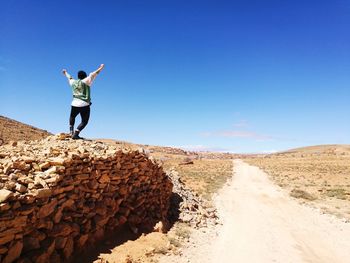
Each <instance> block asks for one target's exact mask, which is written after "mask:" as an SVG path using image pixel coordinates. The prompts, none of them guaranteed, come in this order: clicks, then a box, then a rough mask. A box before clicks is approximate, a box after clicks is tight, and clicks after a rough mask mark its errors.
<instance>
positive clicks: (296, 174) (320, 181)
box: [245, 145, 350, 220]
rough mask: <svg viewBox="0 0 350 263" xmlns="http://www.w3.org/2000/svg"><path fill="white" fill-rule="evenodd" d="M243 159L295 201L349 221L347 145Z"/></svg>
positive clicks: (349, 158) (310, 148)
mask: <svg viewBox="0 0 350 263" xmlns="http://www.w3.org/2000/svg"><path fill="white" fill-rule="evenodd" d="M245 161H246V162H248V163H250V164H252V165H255V166H258V167H260V168H261V169H263V170H264V171H265V172H266V173H267V174H269V176H270V178H271V179H272V180H273V181H274V182H275V183H276V184H278V185H279V186H280V187H282V188H284V189H286V191H288V192H289V193H290V195H291V196H293V197H295V198H297V199H299V201H301V202H304V203H307V204H309V205H312V206H314V207H317V208H319V209H321V210H322V211H323V212H325V213H331V214H333V215H336V216H338V217H339V218H346V219H347V220H350V145H323V146H312V147H305V148H300V149H295V150H290V151H287V152H283V153H278V154H271V155H266V156H262V157H256V158H247V159H245Z"/></svg>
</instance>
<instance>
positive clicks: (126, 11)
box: [0, 0, 350, 152]
mask: <svg viewBox="0 0 350 263" xmlns="http://www.w3.org/2000/svg"><path fill="white" fill-rule="evenodd" d="M349 28H350V1H349V0H344V1H338V0H333V1H322V0H318V1H316V0H314V1H307V0H303V1H301V0H293V1H291V0H286V1H280V0H278V1H277V0H276V1H269V0H266V1H250V0H240V1H203V0H202V1H191V0H186V1H181V0H177V1H152V0H150V1H65V0H64V1H32V0H18V1H15V0H8V1H3V2H2V3H1V9H0V91H1V92H0V96H1V104H0V115H5V116H8V117H10V118H13V119H16V120H19V121H22V122H25V123H28V124H31V125H34V126H37V127H40V128H43V129H46V130H48V131H50V132H53V133H58V132H67V131H68V117H69V111H70V102H71V96H72V95H71V90H70V88H69V86H68V84H67V81H66V79H65V77H64V76H63V75H62V74H61V70H62V69H63V68H66V69H67V70H68V72H70V73H71V74H73V75H74V76H75V75H76V72H77V71H78V70H80V69H84V70H86V71H87V72H90V71H92V70H95V69H96V68H97V67H98V66H99V65H100V64H101V63H104V64H105V65H106V67H105V70H104V71H103V72H102V73H101V74H100V75H99V76H98V78H97V79H96V81H95V83H94V85H93V87H92V101H93V104H92V113H91V118H90V123H89V125H88V126H87V127H86V129H85V130H84V131H83V132H82V136H84V137H88V138H97V137H99V138H114V139H120V140H126V141H131V142H135V143H143V144H155V145H170V146H183V147H189V148H195V149H214V150H224V151H233V152H268V151H274V150H284V149H288V148H293V147H299V146H305V145H315V144H333V143H350V85H349V84H350V34H349Z"/></svg>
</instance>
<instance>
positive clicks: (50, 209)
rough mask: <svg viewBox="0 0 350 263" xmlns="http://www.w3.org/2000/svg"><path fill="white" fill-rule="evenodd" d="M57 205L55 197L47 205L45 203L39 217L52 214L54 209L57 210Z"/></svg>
mask: <svg viewBox="0 0 350 263" xmlns="http://www.w3.org/2000/svg"><path fill="white" fill-rule="evenodd" d="M56 206H57V199H56V198H54V199H52V201H51V202H50V203H48V204H46V205H43V206H42V207H41V208H40V209H39V212H38V215H37V216H38V218H43V217H47V216H48V215H50V214H52V212H53V211H55V208H56Z"/></svg>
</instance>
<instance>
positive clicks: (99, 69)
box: [93, 64, 105, 74]
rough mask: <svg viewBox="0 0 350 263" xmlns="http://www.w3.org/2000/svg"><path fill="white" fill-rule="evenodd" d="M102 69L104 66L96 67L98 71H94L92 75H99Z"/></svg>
mask: <svg viewBox="0 0 350 263" xmlns="http://www.w3.org/2000/svg"><path fill="white" fill-rule="evenodd" d="M104 67H105V64H101V65H100V66H99V67H98V69H96V70H95V71H94V72H93V74H94V73H96V74H98V73H100V72H101V70H102V69H103V68H104Z"/></svg>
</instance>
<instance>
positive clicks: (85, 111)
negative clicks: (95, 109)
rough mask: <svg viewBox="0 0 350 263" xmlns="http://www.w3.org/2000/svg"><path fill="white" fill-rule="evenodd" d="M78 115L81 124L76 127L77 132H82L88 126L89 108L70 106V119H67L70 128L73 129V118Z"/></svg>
mask: <svg viewBox="0 0 350 263" xmlns="http://www.w3.org/2000/svg"><path fill="white" fill-rule="evenodd" d="M79 113H80V116H81V123H80V124H79V126H78V127H77V130H78V131H82V130H83V129H84V128H85V126H86V125H87V124H88V122H89V118H90V106H85V107H74V106H72V109H71V111H70V117H69V125H70V126H71V127H74V123H75V117H77V116H78V114H79Z"/></svg>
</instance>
